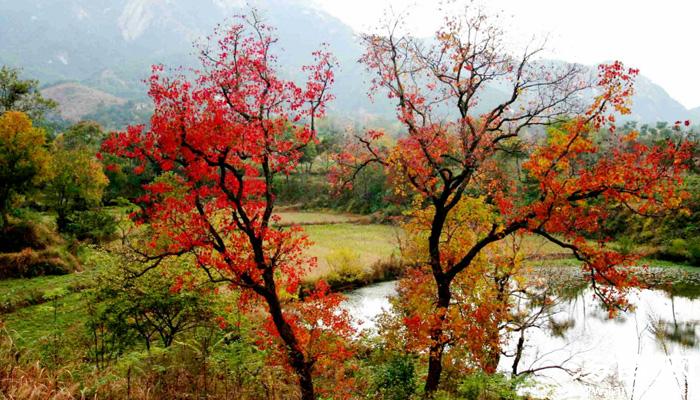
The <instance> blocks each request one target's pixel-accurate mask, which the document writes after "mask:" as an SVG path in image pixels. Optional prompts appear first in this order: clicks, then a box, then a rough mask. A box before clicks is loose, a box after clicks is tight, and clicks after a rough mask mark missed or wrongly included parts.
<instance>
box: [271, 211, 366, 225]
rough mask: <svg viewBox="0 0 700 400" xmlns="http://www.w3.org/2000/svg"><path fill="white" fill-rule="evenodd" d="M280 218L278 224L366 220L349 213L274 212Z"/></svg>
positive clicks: (321, 223)
mask: <svg viewBox="0 0 700 400" xmlns="http://www.w3.org/2000/svg"><path fill="white" fill-rule="evenodd" d="M276 215H278V216H279V217H280V218H281V220H280V222H279V223H280V225H283V226H284V225H291V224H299V225H325V224H339V223H354V222H360V221H365V220H367V217H365V216H362V215H357V214H349V213H331V212H305V211H281V212H278V213H276Z"/></svg>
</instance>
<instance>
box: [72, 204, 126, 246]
mask: <svg viewBox="0 0 700 400" xmlns="http://www.w3.org/2000/svg"><path fill="white" fill-rule="evenodd" d="M116 231H117V221H116V219H115V218H114V217H113V216H111V215H110V214H108V213H107V212H105V211H102V210H94V211H93V210H91V211H79V212H75V213H73V214H72V215H71V216H69V217H68V224H67V226H66V233H69V234H71V235H73V236H75V238H76V239H78V240H88V241H91V242H102V241H106V240H110V239H112V238H113V237H114V234H115V233H116Z"/></svg>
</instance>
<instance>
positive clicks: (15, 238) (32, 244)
mask: <svg viewBox="0 0 700 400" xmlns="http://www.w3.org/2000/svg"><path fill="white" fill-rule="evenodd" d="M59 241H60V238H58V237H57V236H56V234H55V233H53V232H52V231H51V230H50V229H49V228H47V227H46V226H44V225H41V224H37V223H34V222H31V221H24V222H21V223H18V224H16V225H10V226H8V227H7V228H5V229H0V252H2V253H16V252H20V251H22V250H24V249H26V248H30V249H33V250H44V249H46V248H48V247H50V246H53V245H55V244H57V243H58V242H59Z"/></svg>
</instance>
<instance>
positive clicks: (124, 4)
mask: <svg viewBox="0 0 700 400" xmlns="http://www.w3.org/2000/svg"><path fill="white" fill-rule="evenodd" d="M244 3H245V1H244V0H23V1H17V0H0V9H1V10H2V13H0V64H9V65H11V66H18V67H22V68H23V69H24V76H26V77H32V78H36V79H39V80H40V81H41V82H42V83H43V84H44V85H45V86H54V85H56V84H60V83H65V82H67V81H70V82H72V83H73V84H74V85H78V84H79V86H71V88H72V89H76V87H78V88H79V87H80V86H82V87H84V89H82V90H75V91H74V92H75V93H80V94H81V96H82V97H80V102H81V104H84V103H85V102H86V99H85V94H86V93H94V94H95V96H96V99H98V100H100V101H101V102H102V103H100V104H101V106H104V103H107V104H114V105H121V104H124V103H125V102H126V101H145V86H144V84H143V82H142V81H143V79H145V78H146V77H147V76H148V74H149V72H150V65H152V64H154V63H163V64H166V65H171V66H178V65H185V66H187V65H193V63H194V62H195V60H196V57H195V56H194V53H195V52H194V49H193V46H192V43H193V41H197V40H201V39H202V38H203V37H205V36H206V35H208V34H210V33H211V32H212V30H213V28H214V26H216V24H218V23H222V22H225V20H226V19H227V18H230V17H231V16H233V15H234V14H238V13H241V12H242V11H243V8H242V7H243V6H244ZM252 3H253V4H254V5H255V6H256V7H258V8H259V9H260V11H261V12H262V15H263V16H264V18H265V20H266V22H268V23H269V24H271V25H273V26H275V27H276V28H277V34H278V36H279V45H280V46H279V47H280V48H281V49H282V52H280V54H279V65H280V69H281V72H282V73H283V74H286V75H288V76H291V77H295V76H296V75H295V74H296V73H297V72H296V71H298V69H299V66H301V65H302V64H304V63H306V62H309V61H310V60H311V52H312V51H313V50H314V49H316V48H318V46H319V44H320V43H321V42H326V43H328V44H329V46H330V49H331V51H332V52H333V53H334V54H335V55H336V57H337V58H338V60H339V61H340V64H341V70H340V71H338V73H337V74H336V85H335V89H334V93H335V94H336V101H335V102H334V103H333V105H332V107H331V110H330V112H331V113H333V114H335V115H342V116H345V117H349V118H352V119H354V120H360V121H363V120H366V119H367V118H370V117H376V116H380V117H385V118H388V119H391V118H392V116H393V113H394V111H393V107H392V106H391V104H390V103H389V102H388V101H387V100H385V99H381V98H378V99H377V100H376V101H375V102H371V101H370V100H368V98H367V96H366V92H367V89H368V84H367V80H368V76H367V74H366V72H365V71H364V68H363V66H362V65H360V64H358V63H357V59H358V58H359V56H360V54H361V51H362V49H361V46H360V44H359V43H358V41H357V36H356V34H355V32H353V30H352V29H351V28H350V27H348V26H347V25H345V24H344V23H343V22H342V21H340V20H338V19H337V18H335V17H333V16H331V15H329V14H327V13H326V12H324V11H322V10H320V9H318V8H317V7H314V6H312V5H310V3H308V2H305V1H303V0H265V1H262V0H259V1H253V2H252ZM53 91H54V92H57V91H56V90H55V89H54V90H53ZM58 92H59V93H61V94H65V90H63V91H58ZM102 92H104V93H102ZM71 93H72V92H71ZM500 95H501V93H499V91H498V90H497V89H496V88H492V90H491V93H486V94H485V95H484V96H482V98H483V99H484V101H485V102H493V100H494V99H496V98H498V97H500ZM110 96H112V97H110ZM61 99H62V100H64V101H70V98H69V97H66V96H63V97H62V98H61ZM96 101H97V100H96ZM79 108H80V109H86V110H92V109H94V108H95V107H92V108H91V107H84V106H83V107H79ZM691 115H696V118H694V119H696V120H697V119H698V118H697V117H700V110H698V109H696V110H693V111H689V110H686V109H685V108H684V107H683V106H682V105H681V104H680V103H678V102H677V101H675V100H674V99H673V98H671V97H670V96H669V95H668V94H667V93H666V91H665V90H664V89H663V88H661V87H660V86H658V85H656V84H654V83H653V82H651V81H650V80H649V79H647V78H645V77H640V78H639V79H638V84H637V94H636V96H635V98H634V107H633V115H632V116H631V117H630V118H631V119H635V120H638V121H642V122H654V121H657V120H666V121H675V120H682V119H689V118H691ZM72 117H73V118H76V114H72ZM77 117H79V115H77Z"/></svg>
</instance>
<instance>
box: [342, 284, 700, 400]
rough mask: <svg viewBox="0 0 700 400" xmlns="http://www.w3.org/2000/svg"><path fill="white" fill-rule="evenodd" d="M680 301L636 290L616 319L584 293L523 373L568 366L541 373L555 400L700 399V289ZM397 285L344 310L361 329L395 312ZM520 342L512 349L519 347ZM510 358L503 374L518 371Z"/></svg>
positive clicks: (543, 389)
mask: <svg viewBox="0 0 700 400" xmlns="http://www.w3.org/2000/svg"><path fill="white" fill-rule="evenodd" d="M690 289H695V290H689V288H688V286H687V285H686V286H684V287H683V291H681V293H682V295H681V294H677V295H673V296H672V295H671V294H669V293H667V292H665V291H661V290H649V289H644V290H636V291H635V292H633V293H632V294H631V296H630V299H631V301H632V302H633V304H634V305H635V307H636V309H635V311H634V312H627V313H623V314H622V315H620V316H619V317H617V318H615V319H609V318H608V314H607V312H606V311H605V310H603V309H602V308H601V306H600V305H599V303H597V301H596V300H595V299H594V298H593V295H592V293H591V292H590V291H589V290H585V291H583V292H581V293H579V294H578V295H576V296H575V297H573V298H570V299H568V300H566V301H564V302H562V303H561V304H559V305H558V306H557V309H556V314H555V317H554V318H555V320H557V321H558V322H564V321H567V322H568V324H566V326H567V328H568V329H566V330H565V331H564V332H562V333H561V334H560V335H552V334H551V333H550V332H549V331H545V330H539V329H532V330H529V331H528V333H527V335H526V341H525V343H526V349H525V354H524V355H523V359H522V360H521V362H520V370H521V371H522V370H527V369H531V368H540V367H546V366H550V365H563V366H565V367H566V368H567V369H568V370H569V372H565V371H562V370H559V369H545V370H542V371H540V372H539V373H538V375H537V379H536V385H535V386H534V387H532V388H529V389H527V390H528V391H529V392H531V393H532V394H535V395H538V396H545V397H549V398H555V399H571V400H573V399H632V400H639V399H651V400H654V399H681V400H683V399H700V285H698V286H697V287H696V288H690ZM395 293H396V282H383V283H380V284H376V285H372V286H367V287H364V288H361V289H357V290H355V291H352V292H350V293H348V300H347V301H346V303H345V305H346V307H347V309H348V310H349V311H350V313H351V315H353V316H354V317H355V318H356V319H358V320H360V321H362V324H361V328H362V329H373V328H374V325H375V324H374V322H373V321H374V318H375V317H376V316H377V315H379V314H380V313H381V312H383V311H384V310H391V304H390V303H389V301H388V297H389V296H392V295H394V294H395ZM514 344H515V338H513V343H511V348H514V347H515V345H514ZM511 364H512V360H511V359H508V358H503V359H502V360H501V364H500V365H499V368H500V369H502V370H503V371H504V372H508V371H510V369H511Z"/></svg>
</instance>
